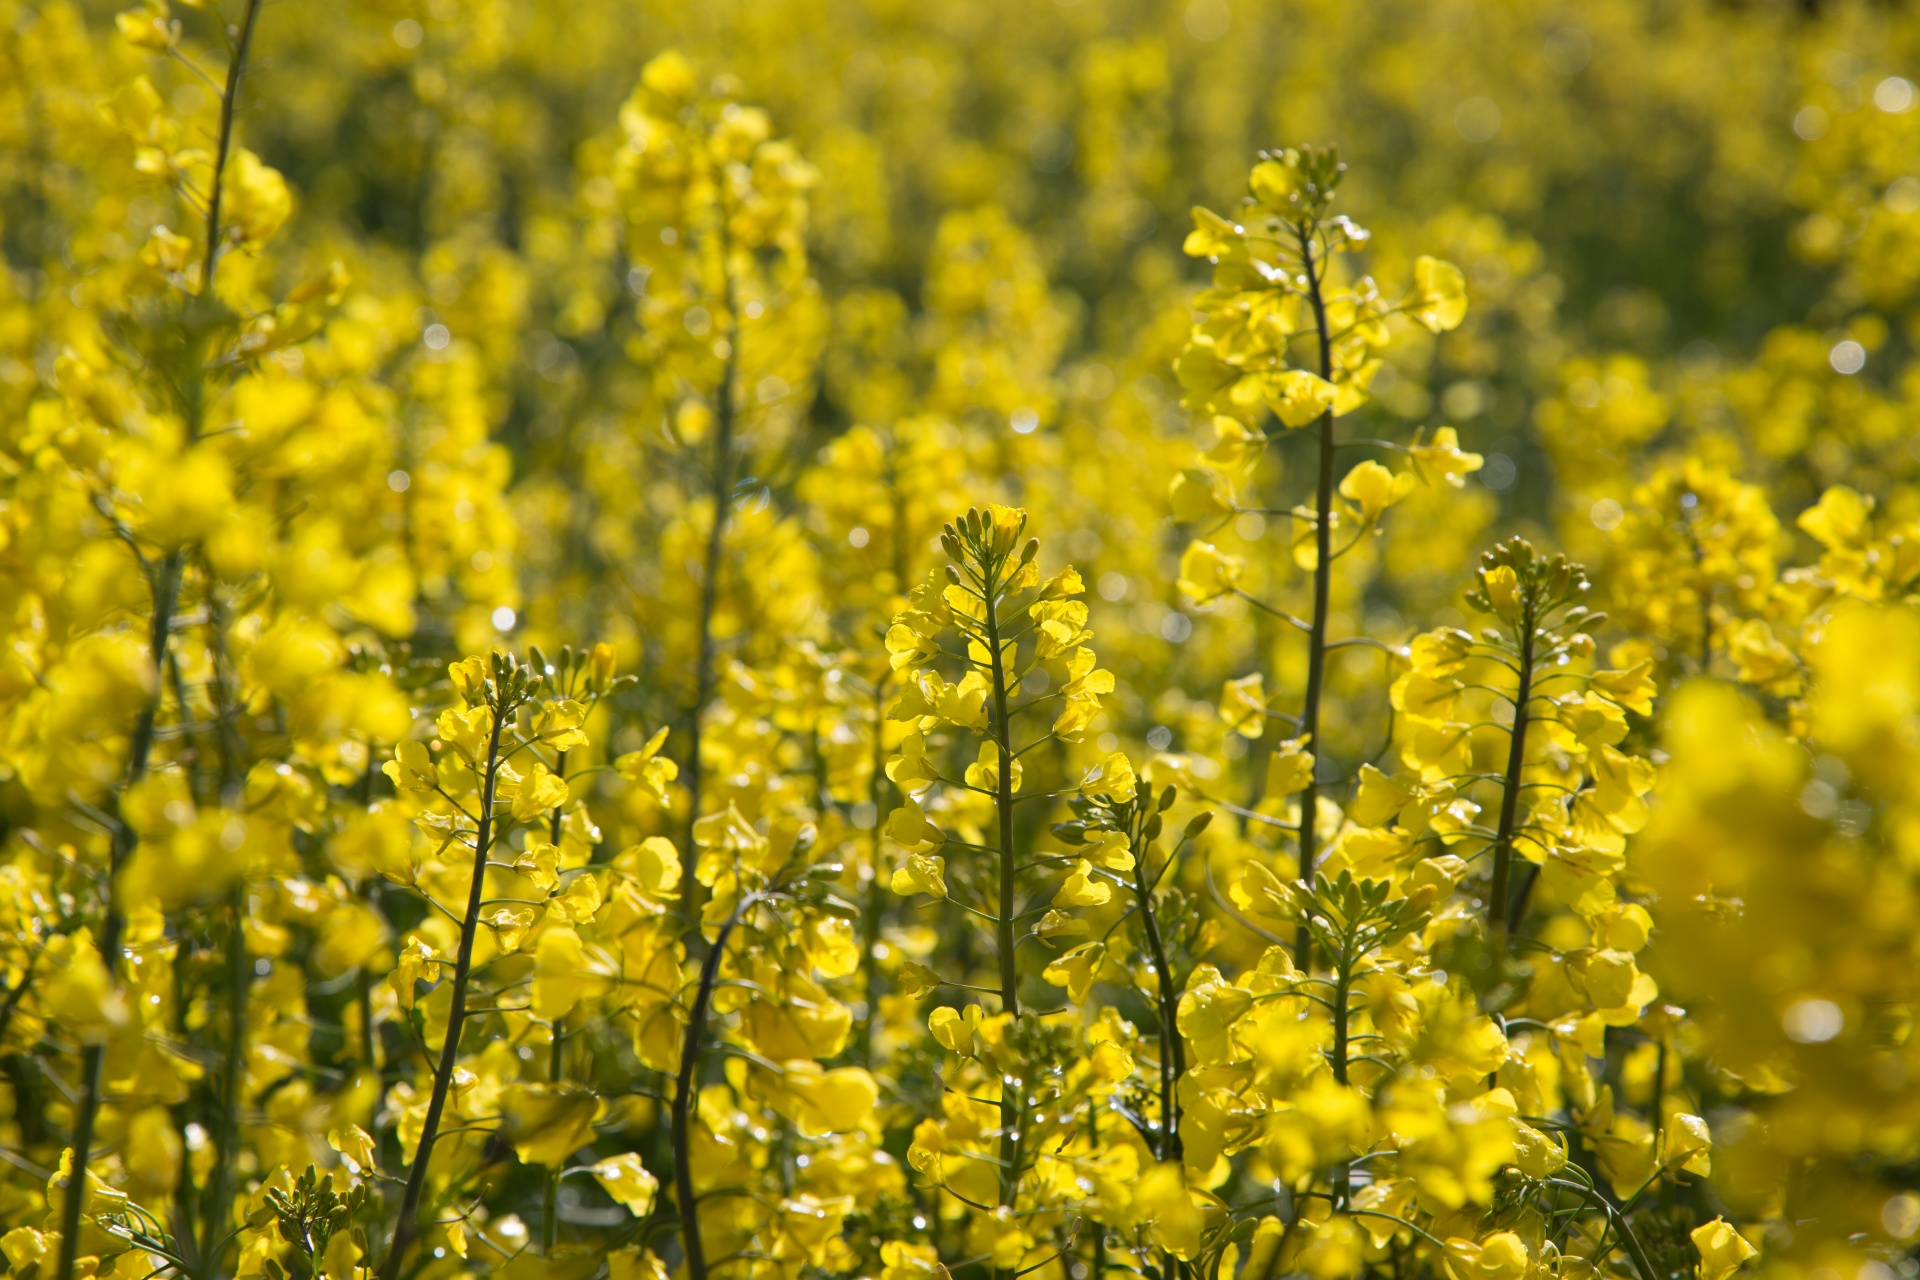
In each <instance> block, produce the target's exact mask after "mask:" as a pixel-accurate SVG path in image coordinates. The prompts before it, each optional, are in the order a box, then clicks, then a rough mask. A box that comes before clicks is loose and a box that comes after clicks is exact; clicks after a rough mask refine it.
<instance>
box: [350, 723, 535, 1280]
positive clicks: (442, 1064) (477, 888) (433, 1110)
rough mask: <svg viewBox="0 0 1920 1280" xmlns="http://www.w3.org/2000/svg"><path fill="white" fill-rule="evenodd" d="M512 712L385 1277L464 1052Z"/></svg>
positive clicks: (490, 784)
mask: <svg viewBox="0 0 1920 1280" xmlns="http://www.w3.org/2000/svg"><path fill="white" fill-rule="evenodd" d="M512 712H513V708H512V704H510V703H508V702H507V701H506V700H505V699H504V698H502V699H500V700H498V701H497V702H496V703H495V705H494V712H493V727H492V729H491V730H489V731H488V734H487V773H486V779H485V782H484V783H483V785H482V787H481V790H480V821H479V825H478V828H477V829H476V831H475V832H474V841H473V887H472V888H471V889H470V890H469V891H468V893H467V911H466V915H465V916H463V917H462V918H461V921H460V950H459V952H458V954H457V955H456V956H455V958H454V964H453V1000H452V1003H451V1004H450V1005H449V1006H448V1009H447V1038H446V1040H445V1041H444V1042H443V1043H442V1044H441V1046H440V1061H439V1063H438V1065H437V1066H435V1068H434V1071H433V1093H432V1094H431V1096H430V1097H429V1098H428V1099H427V1118H426V1123H425V1125H424V1126H423V1127H422V1128H421V1130H420V1147H419V1150H417V1151H416V1152H414V1156H413V1167H412V1168H411V1169H409V1170H408V1171H407V1187H406V1190H405V1191H404V1192H403V1193H402V1194H401V1197H400V1217H399V1220H398V1221H396V1222H395V1223H394V1227H393V1244H392V1246H391V1247H390V1248H389V1249H388V1250H387V1257H386V1261H385V1262H384V1263H382V1264H381V1267H380V1280H399V1275H400V1267H401V1262H402V1259H403V1257H404V1256H405V1254H406V1251H407V1246H408V1245H410V1244H411V1243H413V1240H414V1238H415V1237H416V1235H417V1234H418V1228H419V1222H418V1218H419V1214H420V1194H421V1192H422V1191H423V1190H425V1188H426V1185H427V1165H428V1164H429V1162H431V1160H432V1159H433V1144H434V1142H435V1140H436V1139H437V1138H438V1137H439V1136H440V1117H441V1115H442V1113H443V1112H445V1110H446V1106H447V1092H448V1089H449V1088H450V1087H451V1085H452V1083H453V1068H454V1063H455V1062H456V1061H458V1059H459V1055H460V1032H461V1030H462V1029H463V1027H464V1026H465V1024H466V1020H467V985H468V981H469V979H470V978H471V976H472V972H473V942H474V938H475V936H476V935H477V934H478V933H479V932H480V904H481V902H482V901H483V900H484V899H485V897H486V880H487V855H488V854H489V853H490V852H491V851H492V847H493V796H494V788H495V787H496V785H497V784H498V783H499V780H500V763H501V761H500V732H501V730H502V728H503V727H504V724H505V721H506V720H507V718H508V716H510V715H511V714H512Z"/></svg>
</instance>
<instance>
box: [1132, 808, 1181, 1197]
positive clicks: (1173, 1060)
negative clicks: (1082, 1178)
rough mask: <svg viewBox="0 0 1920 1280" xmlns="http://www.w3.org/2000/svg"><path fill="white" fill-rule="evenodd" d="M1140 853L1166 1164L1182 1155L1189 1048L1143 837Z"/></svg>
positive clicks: (1137, 875)
mask: <svg viewBox="0 0 1920 1280" xmlns="http://www.w3.org/2000/svg"><path fill="white" fill-rule="evenodd" d="M1135 846H1136V847H1137V848H1138V850H1139V852H1138V853H1137V854H1136V855H1135V857H1134V861H1133V874H1134V881H1133V884H1134V892H1135V894H1136V895H1137V896H1138V898H1139V900H1140V918H1141V921H1142V922H1143V923H1144V924H1145V925H1146V932H1147V948H1148V950H1149V952H1150V953H1151V954H1152V956H1153V971H1154V974H1155V976H1156V977H1158V979H1159V983H1160V1000H1159V1004H1160V1141H1159V1143H1158V1144H1157V1147H1158V1149H1157V1150H1156V1151H1155V1152H1154V1156H1155V1158H1156V1159H1158V1160H1160V1161H1162V1162H1163V1163H1164V1162H1166V1161H1169V1160H1178V1159H1180V1157H1181V1151H1182V1148H1181V1142H1180V1103H1179V1096H1178V1089H1179V1082H1180V1078H1181V1077H1182V1076H1184V1075H1185V1074H1186V1071H1187V1064H1186V1049H1185V1047H1184V1046H1183V1045H1182V1044H1181V1043H1180V1030H1179V1026H1178V1013H1179V1006H1180V993H1179V992H1178V991H1177V990H1176V989H1175V983H1174V978H1173V968H1172V966H1171V965H1169V964H1168V963H1167V948H1166V944H1165V943H1164V942H1162V941H1161V938H1160V922H1159V920H1158V918H1156V916H1155V914H1154V910H1153V890H1152V888H1151V887H1150V886H1149V884H1148V881H1147V850H1146V842H1145V841H1144V840H1136V841H1135Z"/></svg>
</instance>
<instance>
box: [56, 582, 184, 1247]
mask: <svg viewBox="0 0 1920 1280" xmlns="http://www.w3.org/2000/svg"><path fill="white" fill-rule="evenodd" d="M183 563H184V560H183V556H182V553H181V552H178V551H174V552H171V553H169V554H168V555H166V556H165V557H164V558H162V559H161V561H160V563H159V565H158V566H157V568H156V570H155V573H154V577H153V618H152V622H151V626H150V629H149V631H148V634H147V646H148V648H147V651H148V653H149V654H151V655H152V659H153V679H154V683H153V694H152V695H151V696H150V697H149V698H148V699H147V702H146V705H145V706H143V707H141V708H140V716H139V718H138V719H137V720H136V721H135V722H134V726H133V739H132V742H131V743H130V744H129V749H128V752H127V775H126V786H125V787H123V788H122V794H124V793H125V790H126V788H130V787H132V786H133V785H134V784H135V783H137V782H139V781H140V780H141V779H142V778H144V777H146V776H147V763H148V761H149V760H150V759H151V757H152V755H153V731H154V724H155V721H156V720H158V718H159V715H160V700H161V699H162V698H163V697H164V696H165V694H164V692H163V689H164V686H163V677H164V674H165V671H166V662H167V645H168V640H169V637H170V636H171V634H172V631H173V610H174V605H175V604H176V603H177V602H178V600H179V598H180V576H181V571H182V567H183ZM135 842H136V837H135V835H134V832H133V828H132V827H130V826H128V825H127V824H126V822H125V821H124V820H122V821H120V822H118V823H116V824H115V826H114V829H113V836H112V838H111V840H110V842H109V844H108V846H107V874H106V878H105V879H104V880H103V881H102V882H101V886H100V894H101V897H102V903H101V907H102V919H101V921H100V936H99V938H98V940H97V945H98V947H99V950H100V959H101V961H102V962H103V963H104V964H105V965H106V969H107V977H108V980H109V981H111V980H112V978H113V975H114V973H115V972H117V971H118V969H119V968H120V935H121V933H122V932H123V931H124V930H125V928H126V916H125V914H124V913H123V912H122V911H121V908H120V898H119V894H118V892H117V889H116V881H118V879H119V878H120V869H121V867H123V866H125V865H126V861H127V858H128V857H130V856H131V855H132V853H133V849H134V845H135ZM105 1064H106V1046H105V1045H103V1044H90V1045H88V1046H86V1048H85V1049H83V1050H82V1051H81V1055H80V1089H81V1093H80V1105H79V1107H78V1108H77V1109H76V1110H75V1113H74V1121H73V1160H72V1165H71V1168H70V1169H69V1171H68V1174H67V1195H66V1199H65V1200H64V1201H63V1202H62V1203H61V1209H60V1233H61V1234H60V1266H59V1270H57V1271H56V1272H54V1280H73V1269H74V1265H75V1263H76V1262H77V1261H78V1258H79V1252H78V1250H79V1246H80V1217H81V1213H82V1211H83V1209H84V1206H85V1203H86V1198H87V1163H88V1158H89V1156H90V1155H91V1153H92V1148H93V1131H94V1126H95V1124H96V1122H97V1121H98V1120H99V1117H100V1091H101V1088H102V1086H103V1084H104V1083H105V1081H104V1079H103V1077H104V1074H105Z"/></svg>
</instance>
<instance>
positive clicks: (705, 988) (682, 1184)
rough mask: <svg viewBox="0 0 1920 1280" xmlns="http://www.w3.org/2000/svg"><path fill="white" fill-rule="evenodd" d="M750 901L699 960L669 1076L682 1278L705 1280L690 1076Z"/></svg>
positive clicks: (695, 1068) (693, 1083)
mask: <svg viewBox="0 0 1920 1280" xmlns="http://www.w3.org/2000/svg"><path fill="white" fill-rule="evenodd" d="M750 902H751V899H749V900H747V901H746V902H742V903H741V904H740V906H739V907H736V908H735V909H734V913H733V915H732V916H731V917H730V918H729V919H728V920H727V922H726V923H725V924H724V925H722V926H720V933H719V935H718V936H717V937H715V938H714V940H713V945H712V946H711V947H709V948H707V955H706V959H704V960H703V961H701V963H700V985H699V988H698V989H697V990H696V992H695V993H694V998H693V1010H692V1012H691V1013H690V1014H689V1015H688V1018H687V1031H686V1039H685V1040H684V1041H683V1042H682V1043H681V1045H680V1071H679V1074H678V1075H677V1076H676V1077H675V1079H674V1088H673V1192H674V1198H675V1199H676V1200H678V1201H679V1202H680V1243H681V1248H682V1249H683V1250H684V1251H685V1252H686V1255H687V1280H707V1253H706V1245H705V1244H704V1243H703V1242H702V1241H701V1239H700V1210H699V1201H698V1197H696V1196H695V1195H694V1191H693V1104H694V1090H695V1089H696V1088H697V1087H698V1083H699V1082H698V1081H697V1080H696V1079H695V1078H694V1077H695V1076H696V1074H697V1073H698V1069H699V1066H700V1040H701V1037H703V1036H704V1035H705V1034H706V1030H707V1016H708V1013H709V1011H710V1010H711V1008H712V1006H713V988H714V984H715V983H716V982H717V981H718V980H719V977H720V957H721V956H722V955H723V954H724V953H725V951H726V949H727V938H728V937H729V936H731V935H732V933H733V929H734V926H735V925H737V924H738V923H739V922H740V913H741V911H742V910H743V909H745V908H746V906H747V905H748V904H749V903H750Z"/></svg>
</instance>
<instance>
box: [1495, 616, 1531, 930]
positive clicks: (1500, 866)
mask: <svg viewBox="0 0 1920 1280" xmlns="http://www.w3.org/2000/svg"><path fill="white" fill-rule="evenodd" d="M1520 625H1521V637H1520V678H1519V684H1518V687H1517V688H1516V689H1515V691H1514V701H1513V733H1512V735H1511V737H1510V738H1509V739H1508V743H1507V773H1506V780H1505V789H1504V790H1503V792H1502V793H1501V796H1500V826H1499V829H1498V831H1497V832H1496V834H1495V836H1494V842H1493V885H1492V887H1491V888H1490V889H1489V890H1488V892H1487V927H1488V928H1490V929H1492V930H1494V931H1496V932H1498V933H1499V934H1501V935H1502V936H1505V935H1506V934H1508V933H1509V932H1511V930H1512V929H1513V928H1514V927H1516V926H1517V924H1518V920H1517V916H1518V908H1519V906H1520V905H1521V904H1519V903H1510V902H1509V901H1508V899H1509V898H1510V897H1511V896H1512V890H1511V888H1510V887H1509V886H1510V883H1511V879H1512V875H1513V830H1514V825H1515V823H1516V822H1518V820H1519V813H1520V774H1521V771H1522V770H1523V769H1524V768H1525V767H1526V763H1527V721H1528V717H1527V707H1528V703H1529V702H1530V701H1531V700H1532V697H1533V641H1534V630H1535V628H1534V616H1533V604H1532V602H1531V601H1523V603H1522V605H1521V612H1520ZM1528 884H1529V885H1531V884H1532V881H1528ZM1510 911H1511V912H1512V917H1511V918H1510V916H1509V912H1510Z"/></svg>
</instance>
